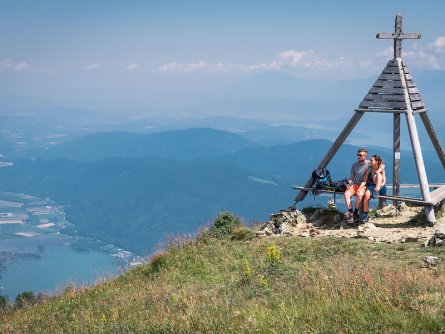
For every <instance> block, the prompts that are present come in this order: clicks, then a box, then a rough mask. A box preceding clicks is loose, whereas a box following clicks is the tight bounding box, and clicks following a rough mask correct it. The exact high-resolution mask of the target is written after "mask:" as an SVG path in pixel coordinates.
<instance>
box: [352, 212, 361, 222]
mask: <svg viewBox="0 0 445 334" xmlns="http://www.w3.org/2000/svg"><path fill="white" fill-rule="evenodd" d="M353 218H354V222H358V221H359V220H360V216H359V214H358V212H354V215H353Z"/></svg>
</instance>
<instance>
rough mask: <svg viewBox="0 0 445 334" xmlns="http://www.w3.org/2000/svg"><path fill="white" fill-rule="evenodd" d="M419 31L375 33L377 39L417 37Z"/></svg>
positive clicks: (418, 36)
mask: <svg viewBox="0 0 445 334" xmlns="http://www.w3.org/2000/svg"><path fill="white" fill-rule="evenodd" d="M420 36H421V35H420V33H418V32H404V33H401V34H396V33H393V32H380V33H378V34H377V35H376V37H377V38H379V39H419V38H420Z"/></svg>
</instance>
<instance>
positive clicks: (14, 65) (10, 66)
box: [0, 58, 31, 72]
mask: <svg viewBox="0 0 445 334" xmlns="http://www.w3.org/2000/svg"><path fill="white" fill-rule="evenodd" d="M0 68H1V69H3V70H9V71H13V72H26V71H28V70H29V69H30V68H31V66H30V65H29V64H28V63H27V62H26V61H22V62H14V61H13V60H12V59H9V58H7V59H3V60H2V61H1V62H0Z"/></svg>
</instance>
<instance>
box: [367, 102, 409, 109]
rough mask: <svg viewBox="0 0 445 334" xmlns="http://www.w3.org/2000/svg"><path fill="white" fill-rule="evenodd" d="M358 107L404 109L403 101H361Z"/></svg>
mask: <svg viewBox="0 0 445 334" xmlns="http://www.w3.org/2000/svg"><path fill="white" fill-rule="evenodd" d="M360 108H381V109H399V110H406V103H405V102H383V101H382V102H381V101H362V103H360Z"/></svg>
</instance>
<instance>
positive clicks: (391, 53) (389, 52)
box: [377, 46, 394, 59]
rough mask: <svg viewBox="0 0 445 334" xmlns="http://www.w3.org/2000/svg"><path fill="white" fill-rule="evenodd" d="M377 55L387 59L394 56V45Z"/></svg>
mask: <svg viewBox="0 0 445 334" xmlns="http://www.w3.org/2000/svg"><path fill="white" fill-rule="evenodd" d="M377 57H378V58H385V59H387V58H391V57H394V47H392V46H388V47H387V48H386V49H384V50H383V51H381V52H379V53H377Z"/></svg>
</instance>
